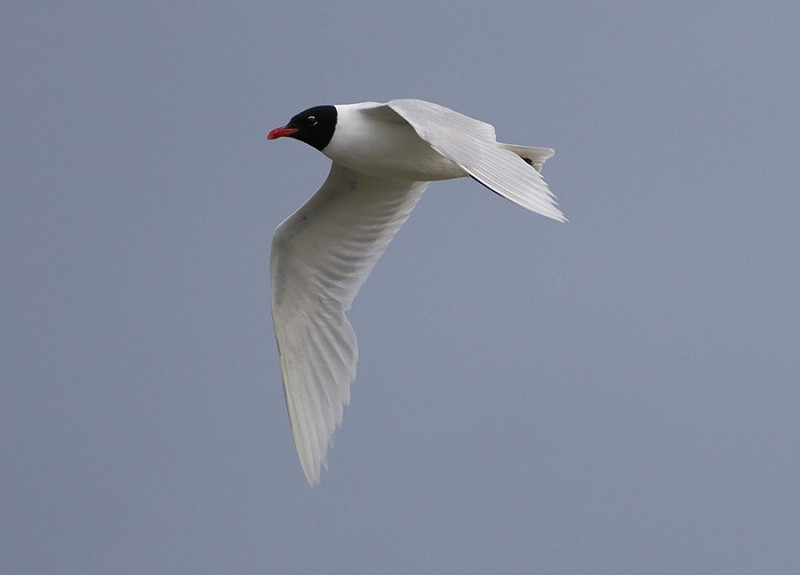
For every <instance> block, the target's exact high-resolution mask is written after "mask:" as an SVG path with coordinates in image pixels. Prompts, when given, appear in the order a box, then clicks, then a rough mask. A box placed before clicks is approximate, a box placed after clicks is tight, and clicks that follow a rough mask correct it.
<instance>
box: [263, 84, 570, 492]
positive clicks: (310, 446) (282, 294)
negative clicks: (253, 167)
mask: <svg viewBox="0 0 800 575" xmlns="http://www.w3.org/2000/svg"><path fill="white" fill-rule="evenodd" d="M282 136H290V137H293V138H296V139H299V140H301V141H305V142H307V143H309V144H310V145H312V146H314V147H317V148H318V149H320V150H321V151H322V153H323V154H325V155H326V156H328V157H329V158H331V159H332V160H333V165H332V166H331V171H330V174H329V175H328V178H327V179H326V180H325V182H324V183H323V185H322V187H321V188H320V189H319V191H317V193H316V194H314V196H312V197H311V198H310V199H309V200H308V201H307V202H306V203H305V204H304V205H303V206H302V207H301V208H300V209H299V210H298V211H297V212H295V213H294V214H293V215H292V216H290V217H289V218H288V219H287V220H286V221H284V222H283V223H282V224H281V225H280V226H278V229H277V230H276V231H275V235H274V237H273V240H272V251H271V262H270V276H271V295H272V317H273V322H274V325H275V335H276V338H277V341H278V350H279V355H280V361H281V371H282V373H283V386H284V391H285V394H286V405H287V407H288V410H289V419H290V421H291V426H292V432H293V434H294V439H295V445H296V447H297V452H298V455H299V457H300V463H301V465H302V467H303V472H304V473H305V476H306V479H307V480H308V482H309V484H311V485H315V484H316V483H318V482H319V479H320V467H321V466H323V465H326V451H327V448H328V446H329V445H331V443H332V439H333V432H334V430H335V429H336V427H337V426H338V425H340V424H341V421H342V413H343V407H344V405H345V404H347V403H348V402H349V400H350V383H351V382H352V381H353V380H354V379H355V374H356V362H357V360H358V349H357V344H356V336H355V333H354V331H353V328H352V326H351V325H350V322H349V321H348V319H347V317H346V315H345V312H346V311H347V310H348V309H350V305H351V304H352V302H353V299H354V298H355V296H356V294H357V293H358V290H359V289H360V288H361V285H362V284H363V283H364V281H365V280H366V279H367V277H368V276H369V274H370V272H371V271H372V268H373V266H374V265H375V263H376V262H377V261H378V258H380V256H381V255H382V254H383V252H384V250H385V249H386V246H387V245H388V244H389V242H390V241H391V240H392V238H393V237H394V235H395V233H397V230H398V229H400V226H402V225H403V222H405V220H406V218H408V216H409V214H410V213H411V210H412V209H413V208H414V206H415V205H416V203H417V201H418V200H419V198H420V196H421V195H422V193H423V191H424V190H425V188H426V187H427V185H428V182H430V181H433V180H443V179H451V178H458V177H463V176H471V177H473V178H474V179H476V180H477V181H479V182H480V183H481V184H483V185H484V186H486V187H487V188H489V189H490V190H492V191H493V192H495V193H497V194H499V195H501V196H503V197H505V198H507V199H509V200H511V201H512V202H514V203H516V204H518V205H520V206H522V207H524V208H526V209H528V210H531V211H533V212H536V213H539V214H542V215H544V216H547V217H549V218H552V219H555V220H558V221H565V218H564V216H563V214H562V213H561V211H560V210H559V209H558V208H557V207H556V204H555V201H554V200H555V198H554V196H553V195H552V194H551V193H550V190H549V189H548V187H547V184H546V183H545V182H544V180H543V179H542V177H541V176H540V175H539V173H538V171H537V170H538V169H541V166H542V164H543V163H544V161H545V160H546V159H547V158H549V157H550V156H552V154H553V150H551V149H549V148H529V147H522V146H512V145H508V144H501V143H498V142H497V141H496V140H495V132H494V128H493V127H492V126H491V125H489V124H486V123H484V122H481V121H478V120H475V119H473V118H469V117H467V116H464V115H463V114H459V113H458V112H455V111H453V110H450V109H448V108H444V107H442V106H439V105H437V104H432V103H430V102H424V101H421V100H392V101H391V102H389V103H387V104H378V103H372V102H367V103H362V104H348V105H339V106H320V107H317V108H311V109H309V110H306V111H305V112H301V113H300V114H298V115H297V116H295V117H294V118H292V120H291V122H290V123H289V124H287V125H286V126H285V127H281V128H276V129H275V130H273V131H272V132H270V134H269V138H270V139H275V138H278V137H282ZM534 168H535V169H534Z"/></svg>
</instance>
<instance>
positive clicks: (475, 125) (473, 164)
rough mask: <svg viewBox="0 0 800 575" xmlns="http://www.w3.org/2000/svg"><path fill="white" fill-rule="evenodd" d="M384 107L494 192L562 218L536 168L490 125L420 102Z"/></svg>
mask: <svg viewBox="0 0 800 575" xmlns="http://www.w3.org/2000/svg"><path fill="white" fill-rule="evenodd" d="M387 106H389V107H390V108H391V109H392V110H394V111H395V112H396V113H397V114H399V115H400V116H401V117H402V118H403V119H404V120H405V121H406V122H408V123H409V124H411V127H412V128H414V130H415V131H416V132H417V135H418V136H419V137H420V138H422V139H423V140H425V141H426V142H428V144H430V145H431V147H432V148H433V149H434V150H436V151H437V152H439V153H440V154H441V155H443V156H444V157H446V158H447V159H449V160H451V161H452V162H455V163H456V164H458V165H459V166H461V167H462V168H463V169H464V170H465V171H466V172H467V173H468V174H469V175H470V176H472V177H473V178H475V179H476V180H477V181H479V182H480V183H481V184H483V185H484V186H486V187H487V188H489V189H490V190H492V191H493V192H495V193H497V194H499V195H501V196H503V197H504V198H507V199H509V200H511V201H512V202H514V203H515V204H518V205H520V206H522V207H523V208H527V209H529V210H531V211H533V212H536V213H537V214H541V215H543V216H547V217H548V218H553V219H554V220H558V221H562V222H563V221H566V218H565V217H564V214H562V213H561V210H559V209H558V207H557V204H556V201H555V196H554V195H553V194H552V193H551V192H550V190H549V189H548V187H547V184H546V183H545V181H544V180H543V179H542V177H541V176H540V175H539V173H538V172H537V171H536V169H534V167H531V165H529V164H528V163H526V161H525V160H523V159H522V158H521V157H520V156H518V155H517V154H516V153H514V151H512V149H513V148H514V147H511V148H512V149H509V148H508V147H504V146H506V145H505V144H499V143H498V142H497V140H496V137H495V131H494V127H493V126H491V125H490V124H486V123H484V122H481V121H480V120H476V119H474V118H470V117H469V116H465V115H463V114H459V113H458V112H455V111H453V110H450V109H449V108H445V107H443V106H439V105H438V104H433V103H431V102H425V101H422V100H392V101H391V102H389V103H388V104H387ZM548 151H549V150H548ZM542 161H543V160H542ZM539 165H540V166H541V163H539Z"/></svg>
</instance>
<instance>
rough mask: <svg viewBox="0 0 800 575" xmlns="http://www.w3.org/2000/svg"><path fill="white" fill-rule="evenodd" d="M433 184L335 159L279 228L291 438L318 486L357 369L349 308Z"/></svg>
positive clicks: (275, 303)
mask: <svg viewBox="0 0 800 575" xmlns="http://www.w3.org/2000/svg"><path fill="white" fill-rule="evenodd" d="M426 186H427V182H409V181H397V180H385V179H381V178H376V177H372V176H367V175H364V174H360V173H357V172H354V171H352V170H349V169H347V168H345V167H343V166H340V165H338V164H336V163H334V164H333V166H332V167H331V171H330V174H328V178H327V179H326V180H325V183H323V184H322V187H321V188H320V189H319V191H318V192H317V193H316V194H314V195H313V196H312V197H311V199H309V200H308V201H307V202H306V203H305V204H304V205H303V206H302V207H301V208H300V209H299V210H297V211H296V212H295V213H294V214H293V215H292V216H290V217H289V218H288V219H287V220H286V221H284V222H283V223H282V224H281V225H280V226H278V229H277V230H275V235H274V236H273V238H272V252H271V256H270V278H271V279H270V289H271V294H272V320H273V323H274V326H275V336H276V338H277V340H278V353H279V355H280V360H281V371H282V373H283V389H284V392H285V394H286V406H287V408H288V410H289V420H290V422H291V425H292V433H293V435H294V442H295V446H296V447H297V453H298V455H299V457H300V463H301V465H302V466H303V472H304V473H305V475H306V479H307V480H308V482H309V484H311V485H314V484H316V483H318V482H319V478H320V466H321V465H325V453H326V451H327V448H328V445H332V443H333V432H334V430H335V429H336V427H337V426H338V425H340V424H341V422H342V412H343V408H344V405H345V404H347V403H348V402H349V401H350V383H351V382H352V381H353V380H354V379H355V375H356V361H357V360H358V347H357V344H356V335H355V332H354V331H353V327H352V326H351V325H350V322H349V321H348V319H347V317H346V316H345V312H346V311H347V310H348V309H350V304H351V303H352V302H353V298H355V296H356V294H357V293H358V290H359V288H361V285H362V284H363V283H364V281H365V280H366V279H367V276H369V273H370V272H371V271H372V267H373V266H374V265H375V262H377V261H378V258H380V257H381V255H382V254H383V252H384V250H385V249H386V246H387V245H388V244H389V242H390V241H391V239H392V238H393V237H394V235H395V233H396V232H397V230H398V229H400V226H402V225H403V222H405V221H406V218H408V215H409V214H410V213H411V210H412V209H413V208H414V206H415V204H416V203H417V200H419V198H420V196H421V195H422V192H423V191H424V190H425V187H426Z"/></svg>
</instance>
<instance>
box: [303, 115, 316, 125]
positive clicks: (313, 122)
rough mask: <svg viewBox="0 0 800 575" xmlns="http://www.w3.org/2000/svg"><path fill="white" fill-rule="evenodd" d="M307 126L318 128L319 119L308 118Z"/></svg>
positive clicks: (314, 117)
mask: <svg viewBox="0 0 800 575" xmlns="http://www.w3.org/2000/svg"><path fill="white" fill-rule="evenodd" d="M306 124H308V125H309V126H316V125H317V117H316V116H309V117H308V118H306Z"/></svg>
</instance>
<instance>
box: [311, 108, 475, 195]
mask: <svg viewBox="0 0 800 575" xmlns="http://www.w3.org/2000/svg"><path fill="white" fill-rule="evenodd" d="M369 109H370V105H369V104H346V105H339V106H337V110H338V113H339V121H338V123H337V126H336V131H335V132H334V134H333V138H332V139H331V141H330V143H329V144H328V146H327V147H326V148H325V149H324V150H323V151H322V153H323V154H325V155H326V156H328V157H329V158H330V159H331V160H333V161H334V162H337V163H339V164H341V165H343V166H345V167H347V168H350V169H351V170H353V171H356V172H360V173H362V174H368V175H371V176H377V177H382V178H387V179H402V180H409V181H416V182H432V181H436V180H450V179H453V178H462V177H464V176H467V175H469V174H467V172H466V171H465V170H464V169H463V168H461V167H460V166H459V165H458V164H456V163H455V162H452V161H451V160H448V159H447V158H445V157H444V156H442V155H441V154H440V153H439V152H437V151H436V150H434V149H433V148H432V147H431V146H430V144H428V142H426V141H425V140H423V139H422V138H420V137H419V136H418V135H417V133H416V131H414V128H412V127H411V125H409V124H408V123H407V122H400V121H392V120H393V119H392V117H391V115H389V114H393V113H392V112H388V113H387V119H386V121H381V122H380V128H376V124H375V122H376V118H375V117H374V115H370V117H369V119H368V120H367V118H366V117H365V114H364V110H369Z"/></svg>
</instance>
